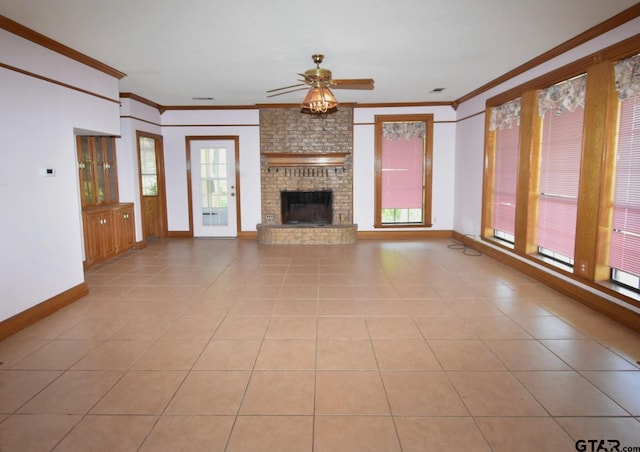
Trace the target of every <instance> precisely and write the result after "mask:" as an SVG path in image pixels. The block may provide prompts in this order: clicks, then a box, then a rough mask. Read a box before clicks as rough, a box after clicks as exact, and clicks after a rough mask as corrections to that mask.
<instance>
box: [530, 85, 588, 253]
mask: <svg viewBox="0 0 640 452" xmlns="http://www.w3.org/2000/svg"><path fill="white" fill-rule="evenodd" d="M585 86H586V75H582V76H580V77H576V78H573V79H571V80H567V81H565V82H562V83H558V84H556V85H553V86H551V87H549V88H547V89H544V90H541V92H540V95H539V99H538V109H539V111H538V113H539V115H540V117H541V118H542V135H541V143H540V178H539V189H538V221H537V239H536V244H537V246H538V253H540V254H541V255H543V256H545V257H548V258H551V259H552V260H555V261H559V262H562V263H563V264H567V265H570V266H572V265H573V258H574V250H575V238H576V220H577V212H578V189H579V183H580V161H581V156H582V132H583V126H584V96H585Z"/></svg>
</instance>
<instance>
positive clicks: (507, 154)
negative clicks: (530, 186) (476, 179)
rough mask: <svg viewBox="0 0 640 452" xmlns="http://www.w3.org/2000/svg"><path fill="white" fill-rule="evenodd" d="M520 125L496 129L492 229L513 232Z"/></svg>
mask: <svg viewBox="0 0 640 452" xmlns="http://www.w3.org/2000/svg"><path fill="white" fill-rule="evenodd" d="M519 136H520V127H518V126H512V127H511V128H510V129H508V128H504V129H502V130H500V129H498V130H496V144H495V167H494V175H493V177H494V182H493V220H492V221H493V224H492V227H493V229H497V230H498V231H502V232H507V233H509V234H512V235H513V234H515V224H516V183H517V175H518V144H519V142H520V140H519Z"/></svg>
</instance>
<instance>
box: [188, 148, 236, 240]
mask: <svg viewBox="0 0 640 452" xmlns="http://www.w3.org/2000/svg"><path fill="white" fill-rule="evenodd" d="M192 141H233V148H234V149H233V154H234V160H235V179H236V188H235V193H236V196H235V198H236V237H237V236H238V235H239V234H240V230H241V229H242V227H241V224H242V223H241V215H240V137H239V136H238V135H189V136H186V137H185V144H186V153H187V197H188V204H189V236H190V237H193V193H192V190H191V142H192Z"/></svg>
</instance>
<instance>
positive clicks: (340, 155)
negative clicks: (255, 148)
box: [262, 152, 349, 167]
mask: <svg viewBox="0 0 640 452" xmlns="http://www.w3.org/2000/svg"><path fill="white" fill-rule="evenodd" d="M262 155H263V156H265V157H266V158H267V165H268V166H270V167H333V166H344V161H345V158H346V157H347V155H349V153H348V152H325V153H322V154H317V153H315V154H307V153H301V152H263V153H262Z"/></svg>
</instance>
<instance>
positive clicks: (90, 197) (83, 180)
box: [76, 137, 97, 207]
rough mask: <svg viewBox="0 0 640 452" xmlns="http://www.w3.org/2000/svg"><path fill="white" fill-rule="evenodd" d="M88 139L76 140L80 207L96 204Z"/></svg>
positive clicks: (91, 148)
mask: <svg viewBox="0 0 640 452" xmlns="http://www.w3.org/2000/svg"><path fill="white" fill-rule="evenodd" d="M89 138H90V137H78V138H77V140H76V141H77V151H78V171H79V174H80V196H82V206H83V207H85V206H92V205H95V204H96V203H97V201H96V189H95V159H94V157H93V146H92V144H91V142H90V140H89Z"/></svg>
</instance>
